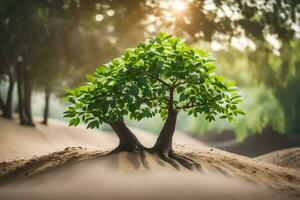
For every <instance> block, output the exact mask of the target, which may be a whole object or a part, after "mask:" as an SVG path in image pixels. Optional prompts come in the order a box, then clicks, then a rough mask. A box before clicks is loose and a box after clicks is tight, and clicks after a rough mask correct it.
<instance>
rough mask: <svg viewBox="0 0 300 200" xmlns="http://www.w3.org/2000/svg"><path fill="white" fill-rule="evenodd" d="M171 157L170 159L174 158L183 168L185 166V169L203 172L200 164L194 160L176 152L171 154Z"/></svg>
mask: <svg viewBox="0 0 300 200" xmlns="http://www.w3.org/2000/svg"><path fill="white" fill-rule="evenodd" d="M169 156H170V158H173V159H174V160H176V161H177V162H179V163H180V164H181V165H182V166H184V167H185V168H187V169H189V170H193V169H196V170H199V171H202V167H201V164H200V163H198V162H195V161H194V160H192V159H190V158H188V157H186V156H182V155H179V154H176V153H175V152H171V153H169Z"/></svg>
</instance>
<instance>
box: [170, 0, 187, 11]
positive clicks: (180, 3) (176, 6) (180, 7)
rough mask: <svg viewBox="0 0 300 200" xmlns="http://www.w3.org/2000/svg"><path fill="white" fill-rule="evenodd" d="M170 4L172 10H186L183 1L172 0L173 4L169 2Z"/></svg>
mask: <svg viewBox="0 0 300 200" xmlns="http://www.w3.org/2000/svg"><path fill="white" fill-rule="evenodd" d="M171 4H172V8H173V10H176V11H184V10H186V7H187V5H186V2H185V1H182V0H174V1H173V2H171Z"/></svg>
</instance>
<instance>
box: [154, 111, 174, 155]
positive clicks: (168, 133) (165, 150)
mask: <svg viewBox="0 0 300 200" xmlns="http://www.w3.org/2000/svg"><path fill="white" fill-rule="evenodd" d="M176 119H177V113H176V112H175V111H174V110H169V112H168V117H167V120H166V122H165V124H164V126H163V128H162V130H161V132H160V134H159V136H158V138H157V140H156V143H155V145H154V147H153V150H154V151H155V152H157V153H159V154H165V155H168V154H169V152H170V151H173V148H172V140H173V135H174V132H175V126H176Z"/></svg>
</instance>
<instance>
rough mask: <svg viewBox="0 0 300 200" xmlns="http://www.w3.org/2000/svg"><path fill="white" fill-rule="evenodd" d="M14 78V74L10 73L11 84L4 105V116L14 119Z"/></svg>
mask: <svg viewBox="0 0 300 200" xmlns="http://www.w3.org/2000/svg"><path fill="white" fill-rule="evenodd" d="M14 84H15V82H14V79H13V76H12V74H9V86H8V91H7V97H6V104H5V105H4V107H3V117H5V118H7V119H12V117H13V110H12V100H13V90H14Z"/></svg>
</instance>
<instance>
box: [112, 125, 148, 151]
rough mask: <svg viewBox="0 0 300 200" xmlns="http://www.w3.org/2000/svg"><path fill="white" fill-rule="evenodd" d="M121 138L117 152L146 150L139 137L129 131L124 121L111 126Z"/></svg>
mask: <svg viewBox="0 0 300 200" xmlns="http://www.w3.org/2000/svg"><path fill="white" fill-rule="evenodd" d="M110 126H111V127H112V129H113V130H114V131H115V133H116V134H117V136H118V138H119V146H118V148H117V150H119V151H128V152H138V151H142V150H143V149H144V146H143V145H142V144H141V143H140V142H139V140H138V139H137V137H136V136H135V135H134V134H133V133H132V132H131V131H130V130H129V128H128V127H127V126H126V125H125V124H124V122H123V121H118V122H115V123H112V124H110Z"/></svg>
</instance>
